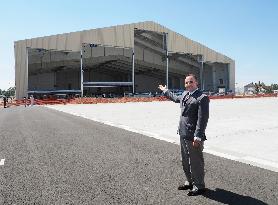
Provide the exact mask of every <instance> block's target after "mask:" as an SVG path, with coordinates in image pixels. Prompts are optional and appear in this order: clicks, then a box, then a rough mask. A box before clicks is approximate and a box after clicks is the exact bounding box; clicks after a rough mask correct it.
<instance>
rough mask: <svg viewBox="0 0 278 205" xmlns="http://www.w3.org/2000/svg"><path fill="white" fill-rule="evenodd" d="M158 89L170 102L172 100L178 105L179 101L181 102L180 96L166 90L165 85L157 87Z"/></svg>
mask: <svg viewBox="0 0 278 205" xmlns="http://www.w3.org/2000/svg"><path fill="white" fill-rule="evenodd" d="M158 88H159V89H160V90H161V91H162V92H163V94H164V95H165V96H166V97H167V98H169V99H170V100H172V101H173V102H175V103H179V102H180V100H181V97H182V96H181V95H175V94H174V93H172V92H170V91H169V90H168V89H167V88H166V85H165V86H162V85H159V86H158Z"/></svg>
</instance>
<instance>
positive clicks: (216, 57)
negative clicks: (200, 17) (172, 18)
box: [15, 21, 235, 98]
mask: <svg viewBox="0 0 278 205" xmlns="http://www.w3.org/2000/svg"><path fill="white" fill-rule="evenodd" d="M134 28H138V29H143V30H150V31H155V32H166V33H168V50H169V51H172V52H184V53H192V54H201V55H203V56H204V59H205V61H210V62H222V63H228V64H230V66H229V75H230V76H229V79H230V83H229V86H230V88H231V89H233V90H234V86H235V85H234V84H235V79H234V78H235V63H234V61H233V60H232V59H230V58H228V57H227V56H225V55H222V54H220V53H218V52H216V51H213V50H212V49H209V48H207V47H206V46H204V45H201V44H200V43H198V42H195V41H192V40H190V39H188V38H186V37H184V36H182V35H180V34H178V33H176V32H173V31H171V30H169V29H167V28H166V27H164V26H161V25H159V24H157V23H154V22H152V21H146V22H141V23H134V24H125V25H119V26H112V27H107V28H99V29H92V30H85V31H79V32H71V33H65V34H57V35H52V36H46V37H39V38H33V39H27V40H21V41H17V42H15V80H16V97H17V98H22V97H24V96H26V93H27V88H28V85H27V84H28V71H27V55H26V47H30V48H43V49H54V50H71V51H79V50H80V48H81V45H82V43H95V44H101V45H109V46H119V47H129V48H133V47H134ZM135 55H136V54H135Z"/></svg>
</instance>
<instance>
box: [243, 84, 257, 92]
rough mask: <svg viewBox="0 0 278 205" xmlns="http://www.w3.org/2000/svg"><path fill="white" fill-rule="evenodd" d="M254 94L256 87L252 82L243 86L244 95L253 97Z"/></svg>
mask: <svg viewBox="0 0 278 205" xmlns="http://www.w3.org/2000/svg"><path fill="white" fill-rule="evenodd" d="M255 93H256V85H255V84H254V83H253V82H252V83H249V84H248V85H245V86H244V94H247V95H253V94H255Z"/></svg>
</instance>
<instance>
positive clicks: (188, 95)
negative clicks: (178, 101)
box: [182, 92, 190, 105]
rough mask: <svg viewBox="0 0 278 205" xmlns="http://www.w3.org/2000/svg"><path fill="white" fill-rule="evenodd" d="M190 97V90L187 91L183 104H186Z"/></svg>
mask: <svg viewBox="0 0 278 205" xmlns="http://www.w3.org/2000/svg"><path fill="white" fill-rule="evenodd" d="M189 98H190V94H189V92H188V93H186V95H185V96H184V97H183V100H182V102H183V103H182V104H183V105H185V103H186V101H187V100H188V99H189Z"/></svg>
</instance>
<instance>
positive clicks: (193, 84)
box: [184, 76, 198, 92]
mask: <svg viewBox="0 0 278 205" xmlns="http://www.w3.org/2000/svg"><path fill="white" fill-rule="evenodd" d="M184 87H185V88H186V90H188V91H189V92H192V91H193V90H196V89H197V88H198V83H197V81H196V79H195V78H194V77H193V76H187V77H186V78H185V80H184Z"/></svg>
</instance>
